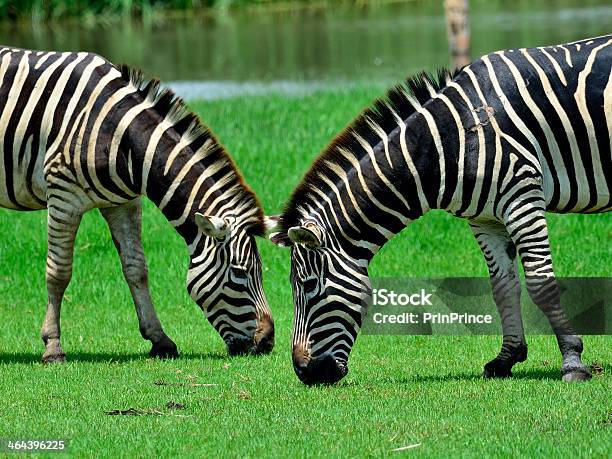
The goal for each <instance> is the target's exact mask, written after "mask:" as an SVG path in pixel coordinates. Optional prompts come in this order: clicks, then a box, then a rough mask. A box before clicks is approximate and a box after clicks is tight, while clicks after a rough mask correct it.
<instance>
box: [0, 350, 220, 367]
mask: <svg viewBox="0 0 612 459" xmlns="http://www.w3.org/2000/svg"><path fill="white" fill-rule="evenodd" d="M41 356H42V354H39V353H33V352H30V353H28V352H11V353H0V364H11V363H42V362H41ZM231 358H232V357H230V356H229V355H228V354H223V353H218V352H210V353H202V354H199V353H193V352H185V353H181V354H180V356H179V358H178V359H176V360H171V361H176V362H180V361H184V360H226V359H227V360H229V359H231ZM145 360H158V359H153V358H151V357H149V355H148V354H146V353H137V352H133V353H127V354H126V353H113V352H68V353H67V354H66V361H67V362H90V363H91V362H93V363H96V362H98V363H127V362H138V361H145Z"/></svg>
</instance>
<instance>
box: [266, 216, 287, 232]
mask: <svg viewBox="0 0 612 459" xmlns="http://www.w3.org/2000/svg"><path fill="white" fill-rule="evenodd" d="M264 225H266V236H267V237H271V236H272V234H276V233H278V232H279V231H281V230H282V226H283V225H282V220H281V217H280V215H266V216H265V218H264Z"/></svg>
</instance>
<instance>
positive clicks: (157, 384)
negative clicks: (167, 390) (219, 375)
mask: <svg viewBox="0 0 612 459" xmlns="http://www.w3.org/2000/svg"><path fill="white" fill-rule="evenodd" d="M153 384H155V385H156V386H178V387H184V386H187V387H214V386H218V385H219V384H212V383H211V384H208V383H184V382H180V381H177V382H168V381H163V380H161V379H158V380H157V381H153Z"/></svg>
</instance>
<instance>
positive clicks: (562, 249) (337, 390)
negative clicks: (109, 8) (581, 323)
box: [0, 88, 612, 457]
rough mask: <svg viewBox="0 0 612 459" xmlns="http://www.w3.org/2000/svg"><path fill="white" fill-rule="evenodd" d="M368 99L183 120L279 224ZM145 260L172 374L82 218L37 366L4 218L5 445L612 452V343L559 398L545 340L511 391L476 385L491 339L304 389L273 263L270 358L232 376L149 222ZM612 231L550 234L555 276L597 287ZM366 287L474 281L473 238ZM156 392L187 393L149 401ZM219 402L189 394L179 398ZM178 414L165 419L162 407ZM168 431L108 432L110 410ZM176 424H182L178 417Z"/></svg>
mask: <svg viewBox="0 0 612 459" xmlns="http://www.w3.org/2000/svg"><path fill="white" fill-rule="evenodd" d="M378 93H380V89H379V88H362V89H355V90H351V91H346V92H342V93H336V94H331V93H319V94H315V95H312V96H309V97H305V98H296V99H289V100H286V99H283V98H281V97H274V96H271V97H261V98H248V99H240V100H231V101H218V102H212V103H199V104H194V108H195V109H197V111H198V112H199V113H201V115H202V117H203V119H204V120H206V122H207V123H208V124H209V125H210V126H211V127H213V129H214V130H215V132H216V133H217V134H218V135H219V137H220V138H221V139H222V141H223V142H224V143H225V145H226V146H227V147H228V149H229V151H230V152H232V153H233V155H234V156H235V158H236V160H237V162H238V164H239V166H240V167H241V169H242V170H243V172H244V173H245V175H246V176H247V178H248V181H249V182H250V184H251V185H252V186H253V187H254V188H255V190H256V191H257V192H258V193H259V195H260V196H261V198H262V201H263V203H264V205H265V207H266V210H267V211H268V212H277V211H279V210H280V208H281V204H282V202H283V201H284V200H285V198H286V197H287V196H288V194H289V192H290V190H291V189H292V188H293V187H294V186H295V184H296V183H297V181H298V180H299V178H300V177H301V174H302V173H303V172H304V171H305V169H306V168H307V167H308V165H309V164H310V162H311V160H312V159H313V157H314V156H315V155H316V154H317V153H318V151H319V150H320V149H321V148H322V147H324V146H325V144H326V143H327V142H328V141H329V140H330V138H331V137H332V136H333V135H334V134H335V133H336V132H337V131H338V130H339V129H340V128H341V127H343V126H344V125H345V124H346V123H347V122H348V121H349V120H350V119H351V118H352V117H353V116H354V115H355V114H356V113H357V112H358V111H359V110H360V109H361V108H362V106H363V105H365V104H366V103H367V102H368V101H369V100H370V99H371V98H372V97H374V96H376V95H378ZM143 218H144V224H143V232H144V245H145V249H146V252H147V255H148V260H149V268H150V281H151V286H152V292H153V297H154V300H155V302H156V305H157V311H158V313H159V316H160V319H161V321H162V324H163V325H164V327H165V329H166V331H167V333H168V334H169V335H170V336H171V337H172V338H173V339H174V340H175V341H176V342H177V344H178V346H179V350H180V351H181V352H182V355H183V357H182V358H181V359H180V360H177V361H169V362H161V361H152V360H149V359H147V358H146V353H147V352H148V350H149V346H148V344H147V343H146V342H144V341H143V340H142V339H141V338H140V335H139V332H138V325H137V320H136V315H135V313H134V310H133V309H134V308H133V305H132V302H131V298H130V296H129V291H128V288H127V286H126V285H125V283H124V281H123V279H122V276H121V272H120V267H119V261H118V257H117V255H116V254H115V253H114V249H113V246H112V243H111V239H110V236H109V234H108V232H107V230H106V227H105V224H104V223H103V221H102V219H101V217H100V216H99V215H97V212H91V213H90V214H88V215H86V217H85V219H84V221H83V224H82V227H81V231H80V233H79V237H78V241H77V247H76V257H75V269H74V278H73V282H72V284H71V285H70V288H69V290H68V292H67V297H66V302H65V305H64V311H63V316H62V330H63V334H62V342H63V347H64V350H65V351H66V352H67V354H68V359H69V363H68V364H66V365H63V366H50V367H44V366H42V365H41V364H40V363H39V358H40V355H41V353H42V343H41V342H40V339H39V338H38V333H39V329H40V325H41V323H42V319H43V316H44V310H45V286H44V267H45V250H46V244H45V213H44V212H37V213H17V212H9V211H1V212H0V231H1V233H2V234H3V238H2V242H1V244H2V245H1V247H2V250H1V256H0V317H2V319H3V320H2V323H1V324H0V329H1V334H0V336H1V337H2V339H1V340H0V394H1V395H0V438H5V439H7V438H12V439H18V438H39V439H45V438H64V439H69V440H70V441H71V443H70V445H69V452H70V453H72V454H73V455H75V456H104V457H110V456H130V457H132V456H137V457H151V456H163V457H173V456H176V455H189V456H193V457H207V456H208V457H210V456H216V455H218V454H223V455H226V456H234V457H244V456H247V457H258V456H287V457H292V456H304V457H313V456H344V457H351V456H353V457H354V456H363V455H366V456H378V455H387V454H388V455H392V454H405V453H392V452H391V450H392V449H393V448H397V447H401V446H405V445H409V444H415V443H420V444H421V446H420V447H417V448H416V449H413V450H410V451H408V452H407V454H418V455H424V456H442V457H448V456H468V457H470V456H481V457H487V456H505V457H509V456H517V455H518V456H532V457H533V456H540V455H544V456H583V457H586V456H595V457H597V456H599V457H604V456H607V455H609V452H610V449H611V448H612V435H611V434H612V430H611V429H612V427H611V424H612V401H611V399H610V393H611V389H612V387H611V386H612V384H611V382H612V378H611V376H610V374H611V372H612V367H611V364H610V362H612V346H611V344H612V340H611V339H610V338H609V337H592V336H589V337H585V353H584V358H585V360H586V362H587V363H593V362H599V363H600V364H602V365H603V367H604V370H605V371H604V374H603V375H599V376H596V377H595V378H594V379H593V380H592V381H591V382H589V383H586V384H575V385H568V384H564V383H562V382H561V381H560V380H559V365H560V358H559V353H558V350H557V347H556V343H555V339H554V338H553V337H551V336H544V337H530V338H529V344H530V356H529V359H528V361H527V362H525V363H524V364H521V365H518V366H517V367H516V370H515V378H514V379H512V380H503V381H485V380H483V379H481V377H480V374H481V369H482V365H483V364H484V363H485V362H486V361H487V360H488V359H490V358H492V357H493V356H494V355H496V353H497V351H498V349H499V344H500V338H499V337H497V336H480V337H443V336H436V337H406V336H403V337H397V336H362V337H360V339H359V340H358V342H357V344H356V346H355V348H354V351H353V353H352V355H351V362H350V373H349V375H348V376H347V378H346V379H345V380H343V381H342V382H341V383H340V384H339V385H337V386H335V387H319V388H308V387H305V386H303V385H302V384H301V383H300V382H299V381H298V380H297V378H296V377H295V375H294V373H293V370H292V366H291V359H290V333H291V330H290V329H291V320H292V301H291V292H290V287H289V284H288V274H289V271H288V269H289V257H288V252H287V251H285V250H281V249H278V248H276V247H273V246H272V245H271V244H270V243H268V242H266V241H261V244H260V247H261V252H262V257H263V261H264V264H265V287H266V291H267V294H268V298H269V300H270V303H271V306H272V309H273V312H274V315H275V320H276V324H277V331H278V332H277V345H276V348H275V350H274V352H273V353H272V354H271V355H269V356H264V357H258V358H245V357H240V358H232V359H230V358H228V357H226V354H225V350H224V345H223V343H222V341H221V339H220V338H219V336H218V335H217V333H216V332H215V331H214V330H213V329H212V327H211V326H210V325H209V324H208V323H207V321H206V320H205V318H204V316H203V314H202V313H201V312H200V311H199V309H198V308H197V306H195V304H193V303H192V302H191V300H190V299H189V298H188V296H187V293H186V290H185V286H184V279H185V273H186V267H187V261H188V260H187V253H186V249H185V247H184V245H183V242H182V241H181V240H180V239H179V237H178V236H177V235H176V234H175V233H174V232H173V230H172V229H171V227H170V226H169V224H168V223H167V222H166V221H165V220H164V219H163V216H162V215H161V214H160V213H159V212H158V211H157V210H156V209H155V208H154V207H152V206H151V205H147V206H146V209H145V213H144V217H143ZM610 223H611V216H610V215H600V216H588V217H587V216H576V215H570V216H554V215H552V216H551V217H550V232H551V238H552V244H553V250H554V257H555V263H556V270H557V274H558V275H559V276H570V275H572V276H578V275H580V276H606V275H609V274H610V270H609V266H610V260H612V257H611V255H612V254H611V253H610V250H611V249H610V244H609V241H610V238H611V236H612V229H611V228H612V226H611V225H610ZM371 272H372V275H373V276H448V275H456V276H485V275H486V269H485V266H484V262H483V260H482V258H481V255H480V251H479V249H478V248H477V246H476V243H475V242H474V241H473V239H472V236H471V233H470V231H469V229H468V228H467V224H466V223H465V222H463V221H461V220H458V219H454V218H452V217H450V216H448V215H446V214H444V213H431V214H429V215H427V216H426V217H425V218H423V219H422V220H419V221H418V222H416V223H414V224H413V225H412V226H411V227H409V228H407V229H406V230H405V231H404V232H403V233H402V234H401V235H400V236H398V237H397V238H396V239H394V240H393V241H391V242H390V243H389V244H388V246H386V247H385V248H384V249H383V250H382V253H380V254H379V255H378V257H377V258H376V259H375V261H374V263H373V265H372V269H371ZM155 381H164V382H167V383H184V385H155V384H154V382H155ZM193 383H198V384H217V386H210V387H205V386H190V384H193ZM169 401H173V402H178V403H183V404H184V405H185V408H184V409H183V410H169V409H168V408H166V407H165V405H166V404H167V403H168V402H169ZM128 408H135V409H140V410H158V411H159V412H161V413H163V415H145V416H108V415H106V414H105V412H107V411H110V410H114V409H128ZM174 414H180V415H185V416H186V417H177V416H173V415H174Z"/></svg>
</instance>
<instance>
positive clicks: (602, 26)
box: [0, 0, 612, 98]
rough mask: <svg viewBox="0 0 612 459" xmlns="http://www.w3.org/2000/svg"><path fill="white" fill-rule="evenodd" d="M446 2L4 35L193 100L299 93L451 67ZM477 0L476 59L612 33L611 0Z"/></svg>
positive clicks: (19, 30)
mask: <svg viewBox="0 0 612 459" xmlns="http://www.w3.org/2000/svg"><path fill="white" fill-rule="evenodd" d="M442 3H443V2H442V0H440V1H438V0H430V1H407V2H402V3H392V4H386V5H369V6H366V7H347V6H342V5H339V6H337V7H334V8H310V9H304V10H299V11H293V12H273V11H268V12H257V13H253V12H248V11H238V12H232V13H230V14H227V15H217V16H213V17H185V18H176V19H167V20H164V21H161V22H160V21H156V22H153V23H151V24H142V23H136V22H132V23H130V22H121V23H118V24H113V25H106V26H104V25H97V26H83V25H79V23H78V22H71V23H66V24H54V25H22V26H19V27H15V26H9V25H4V26H0V42H1V43H3V44H8V45H12V46H16V47H23V48H32V49H53V50H88V51H94V52H97V53H100V54H102V55H103V56H105V57H107V58H108V59H110V60H111V61H113V62H116V63H122V62H125V63H129V64H131V65H134V66H137V67H140V68H142V69H144V70H145V71H146V73H147V74H148V75H151V76H158V77H160V78H161V79H162V80H163V81H177V80H182V81H183V83H180V84H175V85H174V87H175V88H177V89H178V91H179V92H181V94H183V95H186V96H187V97H189V98H193V97H199V96H201V95H202V94H209V95H210V94H212V95H216V96H218V97H227V96H231V95H235V94H239V93H247V94H261V93H265V92H269V91H274V92H280V93H287V94H294V93H300V91H302V92H309V91H312V90H316V89H317V88H318V87H319V86H320V85H321V84H343V82H347V81H352V82H355V81H364V82H377V83H380V82H390V81H395V80H399V79H402V78H403V77H405V76H406V75H407V74H409V73H411V72H414V71H417V70H421V69H429V70H431V69H435V68H437V67H441V66H446V65H449V54H448V45H447V41H446V30H445V23H444V16H443V8H442ZM470 4H471V16H470V23H471V30H472V55H473V56H474V57H476V56H479V55H481V54H484V53H486V52H489V51H493V50H497V49H504V48H514V47H523V46H526V47H529V46H539V45H545V44H555V43H562V42H567V41H574V40H578V39H581V38H586V37H592V36H597V35H604V34H607V33H612V4H610V1H609V0H562V1H549V0H547V1H535V0H531V1H526V0H516V1H501V0H471V1H470ZM228 81H229V83H228ZM202 82H207V83H202ZM210 82H214V83H210ZM222 82H223V83H222ZM329 82H331V83H329ZM198 94H199V95H198Z"/></svg>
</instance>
